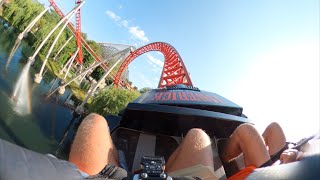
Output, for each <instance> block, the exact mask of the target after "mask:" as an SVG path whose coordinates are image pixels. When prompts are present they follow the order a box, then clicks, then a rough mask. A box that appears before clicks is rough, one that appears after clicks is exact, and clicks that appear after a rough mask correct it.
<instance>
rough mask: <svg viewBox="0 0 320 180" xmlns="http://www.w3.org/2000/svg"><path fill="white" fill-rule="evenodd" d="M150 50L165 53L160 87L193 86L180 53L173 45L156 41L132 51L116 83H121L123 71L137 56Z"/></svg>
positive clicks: (121, 67) (122, 65) (117, 76)
mask: <svg viewBox="0 0 320 180" xmlns="http://www.w3.org/2000/svg"><path fill="white" fill-rule="evenodd" d="M149 51H160V52H162V53H163V55H164V66H163V69H162V73H161V77H160V81H159V85H158V88H163V87H165V86H171V85H175V84H185V85H188V86H192V82H191V78H190V76H189V73H188V71H187V68H186V67H185V65H184V63H183V61H182V59H181V57H180V55H179V53H178V52H177V51H176V49H175V48H174V47H173V46H171V45H170V44H167V43H164V42H154V43H151V44H148V45H145V46H143V47H141V48H139V49H137V50H135V51H133V52H131V54H130V55H129V56H128V57H127V58H126V59H125V60H124V61H123V63H122V64H121V66H120V68H119V70H118V72H117V75H116V77H115V79H114V84H115V85H116V86H118V85H119V83H120V78H121V75H122V73H123V72H124V70H125V69H126V68H127V67H128V66H129V64H130V63H131V62H132V61H133V60H134V59H135V58H137V57H138V56H140V55H142V54H144V53H146V52H149Z"/></svg>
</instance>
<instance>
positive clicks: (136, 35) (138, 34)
mask: <svg viewBox="0 0 320 180" xmlns="http://www.w3.org/2000/svg"><path fill="white" fill-rule="evenodd" d="M121 7H122V6H121ZM106 14H107V15H108V16H109V17H110V18H111V19H112V20H113V21H115V22H116V23H117V24H118V25H120V26H121V27H124V28H126V29H127V30H128V32H129V33H130V34H131V35H132V39H134V40H139V41H140V42H141V43H148V42H149V39H148V37H147V36H146V34H145V32H144V31H143V30H142V29H141V28H140V27H139V26H129V21H128V20H126V19H122V18H121V17H120V16H118V15H116V13H114V12H113V11H110V10H107V11H106Z"/></svg>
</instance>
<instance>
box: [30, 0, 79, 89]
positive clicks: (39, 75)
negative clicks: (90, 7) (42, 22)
mask: <svg viewBox="0 0 320 180" xmlns="http://www.w3.org/2000/svg"><path fill="white" fill-rule="evenodd" d="M83 4H84V1H82V2H81V3H80V4H79V7H78V8H81V6H82V5H83ZM75 13H76V11H73V13H71V15H70V16H69V18H68V19H67V21H66V22H65V24H64V25H63V26H62V28H61V30H60V32H59V34H58V35H57V37H56V38H55V39H54V41H53V43H52V44H51V46H50V49H49V51H48V53H47V55H46V58H45V59H44V61H43V64H42V67H41V69H40V72H39V73H38V74H35V78H34V82H36V83H40V82H41V80H42V73H43V70H44V67H45V66H46V63H47V61H48V59H49V56H50V55H51V52H52V50H53V48H54V46H55V45H56V43H57V42H58V39H59V37H60V36H61V34H62V32H63V31H64V29H65V28H66V27H67V25H68V23H69V22H70V20H71V18H72V17H73V16H74V15H75Z"/></svg>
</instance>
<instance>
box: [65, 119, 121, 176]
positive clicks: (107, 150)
mask: <svg viewBox="0 0 320 180" xmlns="http://www.w3.org/2000/svg"><path fill="white" fill-rule="evenodd" d="M69 161H70V162H72V163H74V164H76V166H77V167H78V168H79V169H80V170H81V171H83V172H85V173H87V174H89V175H94V174H97V173H99V172H100V171H101V170H102V169H103V168H104V167H105V165H107V164H114V165H116V166H119V163H118V155H117V150H116V148H115V146H114V145H113V143H112V139H111V137H110V132H109V127H108V123H107V121H106V120H105V119H104V118H103V117H102V116H100V115H98V114H90V115H88V116H87V117H86V118H85V119H83V121H82V123H81V125H80V126H79V129H78V131H77V134H76V136H75V139H74V141H73V144H72V146H71V151H70V155H69Z"/></svg>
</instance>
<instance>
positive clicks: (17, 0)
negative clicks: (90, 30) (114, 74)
mask: <svg viewBox="0 0 320 180" xmlns="http://www.w3.org/2000/svg"><path fill="white" fill-rule="evenodd" d="M43 10H44V7H43V5H42V4H40V3H38V2H36V1H34V0H10V1H9V2H8V3H6V4H5V5H4V7H3V10H2V11H3V12H2V18H4V19H5V20H7V21H8V22H9V23H10V25H12V26H13V27H15V29H16V30H18V31H20V32H22V31H23V30H24V29H25V28H26V27H27V26H28V25H29V23H30V22H31V21H32V20H33V19H34V18H35V17H36V16H37V15H38V14H40V13H41V12H42V11H43ZM60 19H61V18H60V16H59V15H58V14H57V13H56V12H55V11H54V10H52V9H51V10H49V11H48V12H47V13H45V14H44V16H43V17H42V18H41V19H40V20H39V21H38V22H37V23H36V24H35V26H33V28H32V29H31V32H29V34H28V36H27V38H26V41H27V42H28V43H29V45H30V46H32V47H33V48H37V47H38V46H39V45H40V44H41V42H42V41H43V40H44V38H45V37H46V36H47V34H48V33H49V32H50V31H51V30H52V29H53V27H54V26H55V25H56V24H57V23H58V22H59V21H60ZM61 27H62V26H60V28H61ZM60 28H58V29H57V30H56V31H55V32H54V34H53V35H52V36H51V38H50V39H49V40H48V41H47V43H46V44H45V45H44V47H43V48H42V50H41V51H40V53H41V54H43V55H45V53H46V52H47V51H48V49H49V48H50V46H51V44H52V43H53V41H54V38H55V37H56V36H57V34H58V33H59V31H60ZM71 36H73V34H72V32H71V30H69V29H68V28H66V29H65V30H64V32H63V33H62V34H61V36H60V37H59V40H58V42H57V43H56V45H55V47H54V49H53V51H52V53H51V55H52V57H51V58H53V57H54V56H55V54H56V53H57V52H58V50H59V49H60V48H61V47H62V45H63V44H64V43H65V42H66V41H67V40H68V39H69V38H70V37H71ZM83 38H84V39H85V40H86V41H87V43H88V44H89V45H90V46H91V47H92V49H93V50H94V51H95V52H96V54H97V55H98V56H100V57H101V54H102V48H101V47H100V46H99V45H98V44H97V43H96V42H95V41H92V40H88V39H87V35H86V34H83ZM76 49H77V46H76V39H75V38H73V39H72V40H71V41H70V42H69V43H68V45H67V46H66V47H65V48H64V49H63V51H62V52H61V54H60V55H59V58H58V59H57V60H56V62H57V63H58V64H59V65H63V64H65V62H66V61H67V60H68V59H69V58H70V53H74V52H75V51H76ZM83 54H84V56H83V57H84V66H85V67H88V66H89V65H91V64H92V63H93V62H94V58H93V57H92V56H91V55H90V54H89V52H88V51H86V50H85V48H83ZM94 74H95V75H94V77H95V79H99V77H101V76H102V74H103V72H101V70H100V69H97V70H96V71H95V73H94Z"/></svg>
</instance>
